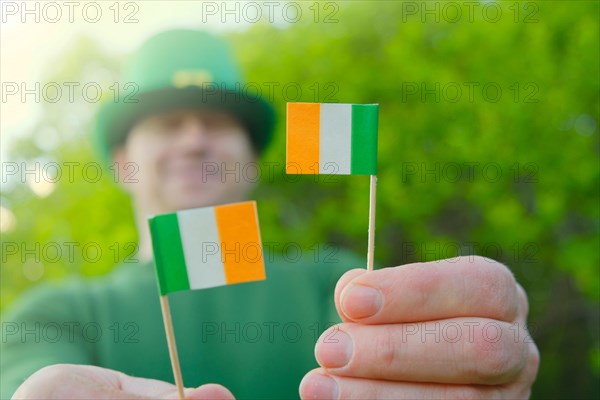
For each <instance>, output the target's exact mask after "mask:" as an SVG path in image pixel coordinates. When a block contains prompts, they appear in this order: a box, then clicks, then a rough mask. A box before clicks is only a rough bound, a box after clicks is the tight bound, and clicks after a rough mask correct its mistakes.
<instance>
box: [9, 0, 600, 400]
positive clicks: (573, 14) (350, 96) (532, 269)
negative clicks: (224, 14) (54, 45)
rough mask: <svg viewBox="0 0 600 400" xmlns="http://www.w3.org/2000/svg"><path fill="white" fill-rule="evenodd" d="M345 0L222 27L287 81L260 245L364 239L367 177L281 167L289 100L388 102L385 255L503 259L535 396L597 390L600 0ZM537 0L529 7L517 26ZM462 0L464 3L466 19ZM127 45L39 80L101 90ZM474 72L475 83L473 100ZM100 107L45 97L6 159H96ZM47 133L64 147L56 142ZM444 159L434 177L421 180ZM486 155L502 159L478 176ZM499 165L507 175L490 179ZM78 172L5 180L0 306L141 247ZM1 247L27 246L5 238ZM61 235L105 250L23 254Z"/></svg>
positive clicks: (382, 193) (354, 245)
mask: <svg viewBox="0 0 600 400" xmlns="http://www.w3.org/2000/svg"><path fill="white" fill-rule="evenodd" d="M336 4H338V5H339V7H340V8H339V11H338V13H337V14H336V15H335V19H337V20H338V22H333V23H323V22H322V18H321V21H320V22H319V23H314V22H312V21H310V20H308V21H307V19H304V20H302V21H301V22H300V23H297V24H291V25H289V26H286V27H278V26H273V25H269V24H266V23H263V24H256V25H254V26H252V27H251V28H250V29H249V30H248V31H244V32H236V33H231V34H229V36H230V37H231V40H232V43H233V44H234V47H235V49H236V51H237V54H238V56H239V59H240V61H241V62H242V65H243V67H244V69H245V71H246V72H247V78H248V81H250V82H256V83H259V84H260V86H261V87H262V88H263V89H265V92H263V94H264V95H265V96H266V95H267V92H266V86H265V85H264V83H265V82H267V83H268V82H275V83H278V84H279V86H276V87H275V90H274V99H273V100H274V103H275V106H276V108H277V110H278V114H279V116H280V122H279V125H278V127H277V136H276V140H275V142H274V143H273V145H272V146H271V148H270V149H269V150H268V152H267V154H265V157H264V160H263V161H266V162H274V163H279V164H278V165H280V167H279V168H275V169H274V171H275V175H274V179H264V182H262V183H261V184H260V185H259V186H258V188H257V190H256V193H255V196H254V197H255V198H256V199H257V200H259V211H260V218H261V226H262V230H263V240H265V241H279V242H282V243H284V242H288V241H294V242H297V243H299V244H300V245H301V246H302V247H303V248H305V249H308V248H311V247H312V246H313V245H314V244H315V243H323V242H328V243H336V244H338V245H342V246H345V247H348V248H351V249H353V250H355V251H357V252H364V251H366V226H367V209H368V178H366V177H361V176H353V177H343V178H339V179H336V180H335V181H334V182H328V181H326V180H325V179H323V178H322V177H320V178H319V179H318V180H317V182H315V177H312V176H304V177H298V178H297V180H296V178H294V179H295V181H294V182H292V181H291V180H290V179H289V178H288V177H286V176H284V174H283V162H284V160H285V124H284V115H285V103H286V101H339V102H352V103H368V102H377V103H380V130H379V140H380V144H379V157H380V162H379V165H380V174H379V185H378V203H377V213H378V216H377V249H376V258H377V259H378V261H379V262H380V264H382V265H384V266H393V265H399V264H403V263H408V262H414V261H422V260H432V259H437V258H440V257H451V256H454V255H457V254H458V253H461V254H467V253H476V254H482V255H485V256H489V257H492V258H496V259H499V260H500V261H502V262H504V263H506V264H507V265H508V266H510V267H511V269H512V270H513V271H514V273H515V275H516V277H517V279H518V280H519V282H520V283H521V284H522V285H523V286H524V287H525V289H526V290H527V292H528V295H529V299H530V323H531V331H532V334H533V337H534V339H535V341H536V342H537V344H538V347H539V348H540V351H541V360H542V361H541V368H540V373H539V377H538V380H537V383H536V385H535V387H534V392H533V395H534V397H535V398H583V397H595V398H598V397H599V396H600V389H599V386H600V384H599V377H600V345H599V318H598V317H599V314H598V305H599V304H598V301H599V299H600V283H599V282H600V280H599V268H598V266H599V265H600V256H599V240H598V238H599V235H598V233H599V197H600V196H599V187H600V182H599V175H600V174H599V170H600V168H599V158H598V156H599V148H600V146H599V129H598V121H599V120H600V118H599V113H600V102H599V96H598V93H599V90H600V84H599V71H600V68H599V67H600V66H599V58H600V54H599V36H600V35H599V6H598V3H597V2H591V1H590V2H586V1H576V2H555V1H550V2H527V3H514V2H510V3H509V2H506V3H502V10H503V12H504V13H505V14H504V17H503V18H501V19H500V21H498V22H496V23H490V22H488V21H485V20H484V19H483V18H482V16H481V13H475V14H474V21H472V22H469V21H468V19H467V18H465V17H463V18H462V19H461V20H460V21H459V22H458V23H449V22H446V21H444V20H443V19H442V20H441V21H440V22H436V21H435V19H434V17H429V18H427V20H426V21H425V22H423V21H421V15H416V16H407V15H406V13H403V8H402V7H403V6H402V3H401V2H376V3H375V2H373V3H368V2H342V3H336ZM457 4H458V3H457ZM461 4H462V3H461ZM515 4H517V5H518V7H517V8H519V9H520V11H521V14H519V18H518V21H517V22H515V21H514V18H513V16H514V9H511V8H510V6H511V5H513V7H514V5H515ZM532 7H533V8H532ZM532 10H535V11H536V12H535V15H534V16H532V20H531V21H530V22H529V23H525V22H523V18H524V16H525V15H526V14H527V13H528V12H531V11H532ZM404 11H405V9H404ZM467 12H468V10H467V9H466V7H464V6H463V16H464V15H467ZM123 58H124V55H121V54H113V53H110V52H107V50H106V49H103V48H101V47H100V46H99V45H98V44H97V43H94V42H93V41H92V40H90V39H88V38H85V37H82V38H80V39H79V40H78V42H77V43H76V45H75V46H74V47H73V48H71V49H70V50H69V51H68V53H67V54H64V56H63V57H61V59H60V60H57V63H56V64H55V66H54V67H53V68H52V69H51V71H52V73H51V74H49V76H48V77H47V79H48V81H56V82H66V81H79V82H85V81H94V82H99V83H100V84H101V86H102V87H108V86H110V82H114V81H116V80H118V68H119V66H120V64H121V62H122V60H123ZM452 82H455V83H457V84H458V85H459V86H460V87H461V88H462V89H463V93H462V97H461V98H460V100H458V101H456V102H453V101H450V99H452V98H454V93H455V92H453V91H448V92H446V93H445V94H446V96H444V93H443V91H442V93H441V94H442V95H441V98H440V99H439V101H437V100H436V99H435V97H434V95H425V96H424V98H422V97H421V94H422V92H421V91H419V93H418V94H417V95H409V93H408V92H407V89H409V88H412V87H413V86H411V85H412V84H416V85H418V87H420V85H421V84H424V85H426V88H427V89H432V88H434V87H435V85H436V83H439V84H440V88H444V87H449V86H445V85H448V84H449V83H452ZM465 82H475V83H477V84H478V85H479V86H475V91H474V98H473V99H472V100H470V99H469V95H468V89H467V86H465V85H464V83H465ZM287 83H293V84H296V83H297V84H298V85H299V86H300V87H301V88H302V93H301V95H300V96H299V97H296V94H295V91H294V90H292V89H290V90H289V91H288V92H287V95H286V94H285V93H283V92H282V90H281V88H283V87H284V85H286V84H287ZM332 83H333V86H332V85H331V84H332ZM487 83H494V84H496V85H498V86H500V87H501V88H502V96H501V98H500V99H499V101H497V102H494V101H491V100H489V98H493V97H494V96H495V94H494V93H495V92H494V91H493V90H491V89H490V91H489V92H488V93H489V94H490V96H488V98H486V97H485V95H484V94H483V93H482V87H483V86H484V85H486V84H487ZM328 84H329V86H327V85H328ZM515 84H518V85H519V87H518V89H517V87H516V86H515ZM277 88H279V89H277ZM317 88H318V93H317ZM448 90H450V89H448ZM515 93H517V94H518V96H519V97H518V99H517V98H515V96H516V94H515ZM95 109H96V105H95V104H68V103H64V102H59V103H56V104H49V103H48V104H44V107H43V109H42V111H41V113H40V115H39V118H38V119H37V120H36V121H35V123H34V124H33V125H32V127H31V129H30V130H29V131H28V135H25V136H24V137H23V138H22V139H21V140H20V141H18V142H16V143H15V145H14V146H13V148H12V149H11V152H10V154H11V155H10V158H11V161H15V162H19V163H20V162H21V161H28V162H34V161H36V160H37V161H40V162H48V161H56V162H59V163H64V162H72V161H75V162H80V163H81V165H85V163H89V162H93V161H94V160H95V158H94V154H93V150H92V149H91V144H90V140H89V136H88V132H89V126H90V121H91V118H92V116H93V113H94V111H95ZM52 137H57V138H58V141H59V146H56V147H54V148H51V149H48V146H46V145H45V144H46V143H47V141H48V138H52ZM436 163H438V164H437V165H439V166H440V167H439V168H440V170H439V171H440V172H439V175H438V179H436V177H435V175H433V174H431V173H429V174H425V175H424V176H421V172H425V169H428V170H431V169H434V168H435V167H436ZM465 163H479V164H478V166H477V164H475V165H476V166H475V167H474V169H473V174H474V175H473V176H472V177H470V176H469V175H468V174H467V170H466V169H463V171H462V172H463V173H462V178H461V179H457V180H455V179H454V176H455V171H456V170H455V169H450V167H451V166H454V165H463V166H464V165H465ZM471 165H473V164H471ZM484 166H491V167H494V168H493V169H488V170H487V171H484V170H483V169H482V167H484ZM445 167H446V168H447V169H446V170H444V168H445ZM412 168H417V170H418V171H417V173H416V174H415V173H412ZM498 168H499V170H500V171H501V173H502V176H501V177H500V178H499V179H490V178H489V177H490V176H491V177H494V176H495V175H496V174H495V171H497V170H498ZM75 171H76V172H78V173H76V174H75V179H74V180H73V181H72V182H70V181H68V180H67V179H65V178H63V179H60V181H59V183H57V184H56V188H55V190H54V191H53V192H52V193H51V194H50V195H49V196H48V197H45V198H40V197H38V196H36V195H34V194H33V193H32V191H31V190H30V188H29V186H28V185H26V184H10V185H3V186H2V190H1V192H0V199H1V202H2V206H4V207H6V208H8V209H10V210H11V211H12V213H13V214H14V216H15V218H16V221H17V225H16V228H15V229H13V230H12V231H9V232H5V233H3V234H2V242H3V243H4V244H3V248H2V249H3V256H2V264H1V270H0V273H1V278H2V292H1V302H2V303H1V306H2V308H5V307H7V306H8V305H9V304H10V303H11V302H12V301H13V300H14V299H15V297H16V296H18V295H19V294H20V293H21V292H22V291H24V290H25V289H27V288H28V287H30V286H32V285H35V284H38V283H39V282H40V281H42V280H52V279H60V278H61V277H64V276H65V275H67V274H71V273H79V274H84V275H89V276H93V275H100V274H104V273H106V272H108V271H109V270H110V269H111V268H112V266H113V265H114V264H115V262H116V261H121V260H123V259H125V258H127V257H130V258H135V255H134V254H133V255H132V254H131V249H132V248H131V247H129V246H128V243H131V242H135V240H136V233H135V230H134V226H133V219H132V214H131V211H130V205H129V200H128V198H127V197H126V196H125V195H124V194H123V193H122V192H120V191H119V190H118V188H117V186H116V185H115V184H114V182H113V181H114V179H113V177H112V176H111V173H110V172H108V173H107V171H104V174H103V176H102V179H101V180H100V181H99V182H96V183H90V182H88V181H86V180H85V179H82V175H81V168H79V169H77V168H76V169H75ZM443 171H445V172H443ZM9 242H10V243H18V244H20V245H21V246H24V247H22V248H21V249H20V250H19V251H17V252H12V251H11V252H8V251H5V250H7V248H6V247H4V246H5V244H6V243H9ZM66 242H73V243H78V244H79V247H78V248H79V249H81V246H82V245H83V244H88V243H97V244H98V246H99V247H100V248H101V249H102V251H103V252H102V255H101V256H99V257H96V256H95V255H92V257H93V258H94V261H95V262H87V261H86V259H85V257H84V256H83V255H82V252H81V250H79V251H75V252H74V256H73V258H72V259H69V258H70V257H66V256H65V254H63V256H62V257H60V260H59V261H57V262H47V261H48V260H47V259H46V260H43V259H42V260H36V259H35V257H31V256H27V254H26V251H24V250H26V249H35V246H36V243H37V245H38V246H41V247H42V249H41V250H43V247H44V246H45V245H47V244H48V243H66ZM117 249H118V251H117ZM47 250H48V251H51V250H52V249H51V248H48V249H47ZM63 250H64V246H63ZM9 253H10V254H9ZM13 253H14V254H13ZM52 254H53V253H52ZM49 257H50V256H49Z"/></svg>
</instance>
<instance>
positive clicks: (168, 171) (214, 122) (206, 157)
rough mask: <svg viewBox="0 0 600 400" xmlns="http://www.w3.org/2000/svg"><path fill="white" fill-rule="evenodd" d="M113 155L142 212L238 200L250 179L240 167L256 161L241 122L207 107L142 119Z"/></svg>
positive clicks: (155, 211)
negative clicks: (128, 177)
mask: <svg viewBox="0 0 600 400" xmlns="http://www.w3.org/2000/svg"><path fill="white" fill-rule="evenodd" d="M113 155H114V159H115V161H116V162H117V163H118V164H119V168H120V169H121V174H120V176H121V181H122V184H123V185H124V186H125V187H126V189H127V190H128V191H129V192H130V193H131V194H132V196H133V198H134V202H135V203H136V206H137V207H142V211H143V212H146V213H164V212H173V211H176V210H181V209H187V208H195V207H204V206H209V205H214V204H221V203H229V202H235V201H241V200H244V199H245V198H246V196H247V194H248V191H249V190H250V188H251V187H252V183H251V182H249V181H248V179H244V176H243V174H242V171H243V170H244V167H245V166H246V165H247V164H248V163H252V162H256V159H257V157H256V154H255V152H254V150H253V148H252V144H251V142H250V138H249V135H248V133H247V131H246V129H245V128H244V127H243V126H242V124H241V123H240V122H239V121H238V120H237V119H236V118H235V117H234V116H232V115H231V114H229V113H226V112H222V111H216V110H208V109H203V110H187V109H186V110H176V111H169V112H165V113H161V114H155V115H152V116H150V117H147V118H145V119H143V120H141V121H139V122H138V123H137V124H136V125H135V126H134V127H133V128H132V129H131V131H130V132H129V135H128V137H127V141H126V143H125V145H124V146H122V147H121V148H119V149H117V150H116V151H115V152H114V154H113ZM128 163H129V164H128ZM133 171H135V173H134V172H133ZM228 171H229V173H227V172H228ZM128 175H130V179H127V176H128ZM127 181H130V182H127ZM131 181H137V182H131Z"/></svg>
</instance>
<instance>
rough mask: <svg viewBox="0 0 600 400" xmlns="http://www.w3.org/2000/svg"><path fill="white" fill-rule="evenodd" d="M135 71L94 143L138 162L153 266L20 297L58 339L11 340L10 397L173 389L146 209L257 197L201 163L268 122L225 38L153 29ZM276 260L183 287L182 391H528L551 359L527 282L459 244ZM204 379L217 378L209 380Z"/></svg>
mask: <svg viewBox="0 0 600 400" xmlns="http://www.w3.org/2000/svg"><path fill="white" fill-rule="evenodd" d="M124 82H135V83H136V84H137V85H138V86H139V89H140V90H139V94H138V96H137V97H138V99H139V102H138V103H124V102H119V103H115V104H108V105H106V106H105V107H104V108H103V109H102V110H101V112H100V115H99V117H98V124H97V130H96V133H97V136H96V138H97V144H98V147H99V148H100V149H101V150H103V152H104V155H105V156H106V157H108V158H109V159H111V160H113V161H115V162H117V164H118V166H120V168H123V172H126V169H127V168H128V166H129V165H131V164H130V163H135V165H136V166H137V168H138V174H137V175H136V176H135V178H136V179H135V180H134V182H125V181H123V182H122V186H123V188H124V189H125V190H127V191H128V192H129V193H130V194H131V196H132V199H133V204H134V207H135V211H136V218H137V223H138V229H139V233H140V250H139V257H140V259H141V260H142V261H143V262H141V263H140V264H139V265H124V266H120V267H118V268H116V269H115V271H114V272H112V273H111V274H110V275H109V276H107V277H105V278H102V279H98V280H96V281H80V280H73V281H70V282H68V283H65V284H64V285H62V286H60V287H59V288H56V287H45V288H40V289H37V290H35V291H33V292H32V293H30V294H29V295H28V296H25V297H24V298H23V299H22V300H21V301H20V302H19V303H18V304H17V305H16V307H15V309H14V310H13V313H12V314H10V315H9V316H7V317H6V320H10V321H22V322H23V323H25V324H29V325H25V326H33V325H34V324H35V323H38V324H41V325H42V326H47V325H48V324H50V323H52V324H54V325H52V326H56V327H57V329H60V330H61V332H60V333H61V335H60V337H59V338H58V339H56V340H34V339H30V340H21V338H20V337H18V336H17V337H14V336H11V337H10V338H9V340H7V341H6V343H3V344H2V345H3V348H2V353H3V354H2V390H3V392H2V393H3V397H10V396H11V395H12V394H13V392H14V398H26V399H33V398H44V399H48V398H60V399H67V398H71V399H80V398H102V399H124V398H176V390H175V387H174V386H173V385H172V384H171V383H169V382H172V381H173V378H172V375H171V371H170V363H169V358H168V353H167V346H166V340H165V335H164V332H163V329H162V320H161V314H160V308H159V304H158V295H157V292H156V286H155V285H156V283H155V280H154V274H153V266H152V261H151V258H152V254H151V250H150V249H151V247H150V240H149V234H148V228H147V222H146V219H147V217H148V216H149V215H152V214H158V213H165V212H172V211H176V210H180V209H186V208H193V207H202V206H209V205H215V204H219V203H228V202H234V201H239V200H243V199H246V198H247V196H248V193H249V190H250V189H251V184H250V183H248V182H244V181H243V180H242V181H241V182H236V181H235V177H234V176H231V175H225V174H210V175H207V174H206V170H205V169H204V166H206V165H207V163H210V164H211V165H216V166H218V167H219V168H223V169H227V170H231V169H233V168H235V165H236V163H239V165H242V166H243V165H245V164H246V163H250V162H255V161H256V160H257V159H258V157H259V155H260V153H261V151H262V150H263V149H264V148H265V146H266V145H267V144H268V142H269V140H270V137H271V132H272V130H273V123H274V117H273V112H272V109H271V107H270V106H269V104H267V103H266V102H264V101H263V100H262V99H259V98H254V97H251V96H241V95H240V94H239V92H237V90H239V86H238V87H236V83H240V82H241V76H240V74H239V72H238V70H237V67H236V65H235V63H234V62H233V60H232V58H231V54H230V53H229V51H228V47H227V45H226V44H225V43H224V42H223V41H222V40H221V39H219V38H215V37H213V36H210V35H208V34H205V33H202V32H196V31H188V30H175V31H169V32H165V33H162V34H159V35H157V36H155V37H153V38H152V39H150V40H149V41H148V42H146V44H144V46H142V48H141V49H140V50H139V52H138V53H137V54H136V55H135V56H134V58H133V59H132V60H131V61H130V63H129V66H128V68H127V69H126V71H125V78H124ZM120 176H126V174H125V173H124V174H120ZM267 261H268V265H267V277H268V279H267V280H266V281H264V282H259V283H250V284H244V285H236V286H232V287H222V288H213V289H208V290H202V291H195V292H180V293H176V294H173V295H171V306H172V310H173V320H174V327H175V334H176V338H177V344H178V348H179V354H180V359H181V365H182V371H183V377H184V381H185V383H186V385H187V386H188V387H189V388H188V389H186V397H187V398H195V399H202V398H232V397H233V396H234V395H235V396H237V397H238V398H293V397H297V396H298V392H299V394H300V396H301V397H302V398H305V399H309V398H340V399H341V398H343V399H372V398H394V399H401V398H410V399H415V398H486V399H487V398H526V397H528V396H529V393H530V387H531V384H532V382H533V381H534V379H535V375H536V373H537V368H538V363H539V355H538V351H537V349H536V346H535V344H534V343H533V342H531V340H528V339H529V336H528V335H527V332H526V328H525V325H526V317H527V312H528V310H527V308H528V305H527V299H526V296H525V293H524V291H523V289H522V288H521V287H520V286H519V285H518V284H517V283H516V282H515V280H514V278H513V276H512V274H511V273H510V271H509V270H508V269H507V268H506V267H505V266H503V265H501V264H499V263H496V262H494V261H492V260H489V259H484V258H481V257H461V258H457V259H453V260H442V261H437V262H429V263H418V264H411V265H404V266H398V267H392V268H386V269H382V270H377V271H373V272H366V271H365V270H364V269H361V268H355V269H352V268H353V267H361V266H362V265H361V263H362V262H361V261H357V260H355V259H354V258H353V257H352V256H349V255H340V256H339V257H338V262H337V263H334V264H325V263H323V264H322V265H318V264H315V263H314V261H313V260H306V259H304V260H302V261H301V262H300V263H298V264H297V265H292V266H290V265H287V264H286V263H283V262H281V260H278V259H274V260H267ZM340 319H341V320H342V321H343V323H341V324H338V325H335V326H333V327H330V328H328V329H326V330H325V328H327V326H328V325H329V324H330V323H331V322H337V321H339V320H340ZM44 324H45V325H44ZM90 327H92V328H90ZM90 330H91V331H92V332H90ZM324 330H325V331H324ZM323 331H324V332H323ZM98 332H102V333H100V334H98ZM321 332H322V334H321ZM319 334H321V335H320V337H319V336H318V335H319ZM317 339H318V340H317ZM315 341H316V345H315ZM313 348H314V356H313ZM313 357H315V358H316V361H317V362H318V364H319V368H315V367H316V366H317V365H316V364H315V361H314V358H313ZM23 380H24V382H23ZM207 382H216V383H218V384H220V385H222V386H220V385H215V384H206V385H202V386H198V385H201V384H203V383H207ZM196 386H198V387H196ZM17 387H18V388H17ZM194 387H195V388H194ZM15 390H16V391H15Z"/></svg>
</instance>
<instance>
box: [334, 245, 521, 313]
mask: <svg viewBox="0 0 600 400" xmlns="http://www.w3.org/2000/svg"><path fill="white" fill-rule="evenodd" d="M347 274H355V275H352V276H353V278H352V279H350V280H348V278H347V276H346V275H344V276H342V278H340V282H341V283H342V282H345V284H344V285H343V286H342V284H340V285H338V288H337V290H336V295H335V303H336V307H337V309H338V313H339V314H340V316H341V318H342V319H343V320H344V321H360V322H361V323H365V324H388V323H402V322H417V321H431V320H439V319H448V318H456V317H480V318H490V319H496V320H501V321H507V322H510V321H513V320H514V319H515V318H516V316H517V310H518V308H519V305H518V301H519V298H518V295H517V285H516V281H515V279H514V277H513V275H512V273H511V272H510V271H509V270H508V268H506V267H505V266H504V265H502V264H500V263H498V262H496V261H493V260H491V259H488V258H483V257H478V256H465V257H457V258H454V259H449V260H441V261H432V262H426V263H417V264H407V265H403V266H399V267H393V268H384V269H381V270H376V271H372V272H368V273H363V274H357V273H356V272H355V270H352V271H349V272H348V273H347Z"/></svg>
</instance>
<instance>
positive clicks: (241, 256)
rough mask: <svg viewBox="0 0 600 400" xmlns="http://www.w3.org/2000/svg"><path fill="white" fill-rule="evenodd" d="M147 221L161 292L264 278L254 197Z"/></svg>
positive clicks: (162, 293)
mask: <svg viewBox="0 0 600 400" xmlns="http://www.w3.org/2000/svg"><path fill="white" fill-rule="evenodd" d="M148 222H149V224H150V233H151V236H152V247H153V250H154V263H155V265H156V275H157V278H158V286H159V291H160V294H161V295H165V294H167V293H171V292H175V291H178V290H190V289H205V288H210V287H215V286H222V285H229V284H233V283H241V282H250V281H258V280H264V279H265V278H266V276H265V266H264V260H263V252H262V245H261V243H262V242H261V240H260V230H259V226H258V217H257V213H256V202H254V201H249V202H242V203H233V204H227V205H221V206H216V207H207V208H197V209H193V210H184V211H178V212H176V213H172V214H163V215H157V216H154V217H151V218H150V219H149V220H148Z"/></svg>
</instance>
